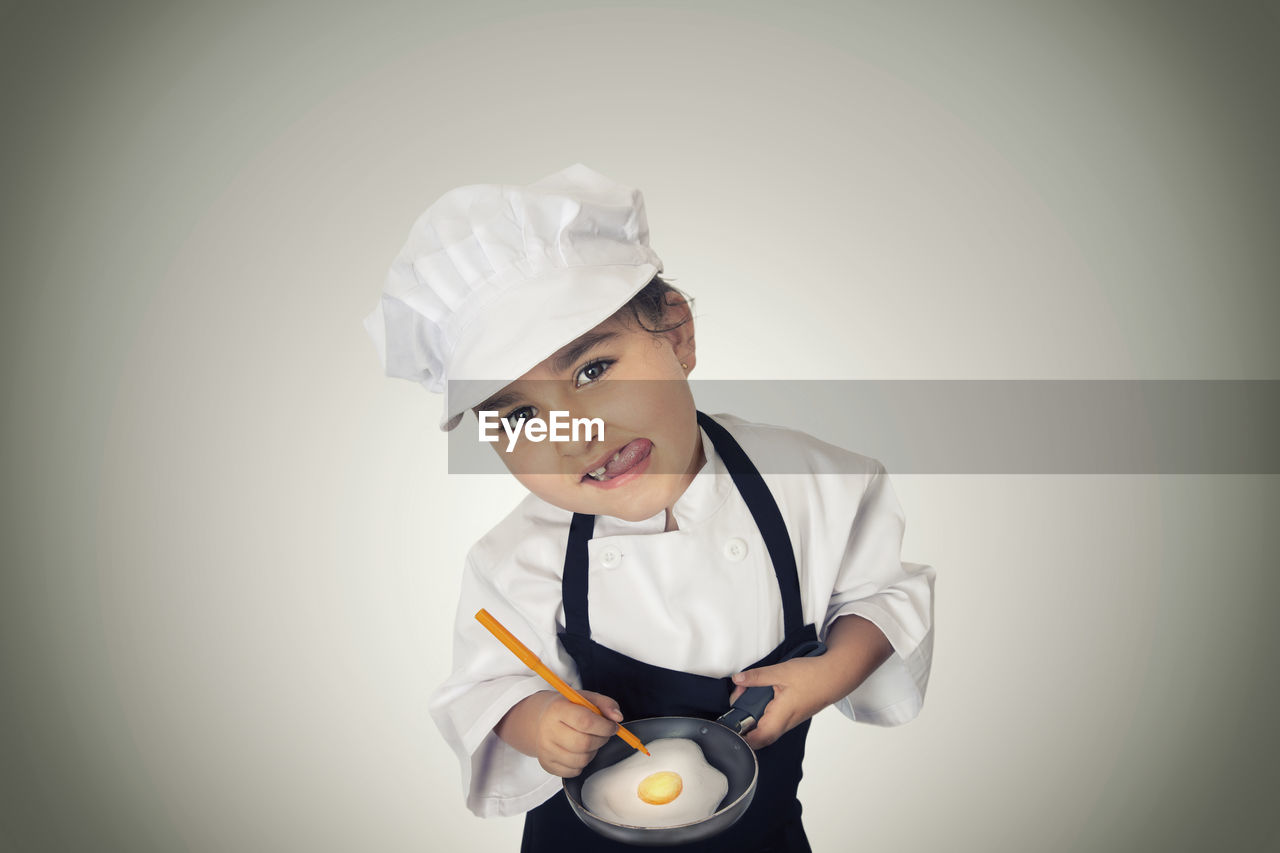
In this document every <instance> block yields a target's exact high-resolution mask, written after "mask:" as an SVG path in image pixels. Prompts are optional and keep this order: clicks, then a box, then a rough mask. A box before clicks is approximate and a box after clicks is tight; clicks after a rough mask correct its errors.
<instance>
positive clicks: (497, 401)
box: [471, 391, 520, 412]
mask: <svg viewBox="0 0 1280 853" xmlns="http://www.w3.org/2000/svg"><path fill="white" fill-rule="evenodd" d="M519 400H520V395H519V394H516V393H514V392H512V391H507V392H505V393H502V394H496V395H494V396H492V397H490V398H489V399H488V400H485V401H484V402H483V403H481V404H480V405H478V406H476V407H475V408H474V409H472V410H471V411H473V412H492V411H495V410H497V409H505V408H506V407H507V406H510V405H511V404H512V403H516V402H519Z"/></svg>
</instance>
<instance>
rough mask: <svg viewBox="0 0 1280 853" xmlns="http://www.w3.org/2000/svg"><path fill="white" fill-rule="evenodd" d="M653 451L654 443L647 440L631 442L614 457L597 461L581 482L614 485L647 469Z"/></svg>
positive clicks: (641, 439) (639, 439)
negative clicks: (619, 480) (627, 476)
mask: <svg viewBox="0 0 1280 853" xmlns="http://www.w3.org/2000/svg"><path fill="white" fill-rule="evenodd" d="M652 450H653V442H652V441H650V440H649V439H647V438H637V439H635V440H633V441H630V442H628V443H627V444H626V445H625V446H624V447H622V448H621V449H619V450H618V451H617V452H615V453H614V454H613V455H612V456H607V457H605V458H604V459H600V460H597V461H596V463H595V465H594V466H593V467H592V468H590V469H588V470H587V471H586V472H585V473H584V474H583V475H582V479H581V480H580V482H583V483H601V484H603V483H613V482H615V481H616V480H618V478H619V477H622V476H623V475H625V474H638V473H640V470H641V469H642V468H644V467H647V466H646V465H645V463H646V462H648V460H649V453H650V452H651V451H652ZM628 479H629V478H628Z"/></svg>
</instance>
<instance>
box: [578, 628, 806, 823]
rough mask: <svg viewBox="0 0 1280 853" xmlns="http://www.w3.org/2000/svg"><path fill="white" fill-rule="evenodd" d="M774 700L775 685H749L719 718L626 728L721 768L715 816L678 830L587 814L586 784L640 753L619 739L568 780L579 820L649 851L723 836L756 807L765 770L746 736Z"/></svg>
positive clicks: (654, 721)
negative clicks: (685, 745) (678, 745)
mask: <svg viewBox="0 0 1280 853" xmlns="http://www.w3.org/2000/svg"><path fill="white" fill-rule="evenodd" d="M826 650H827V649H826V646H824V645H823V644H822V643H820V642H817V641H811V642H807V643H802V644H801V645H799V646H797V647H796V648H795V649H794V650H793V651H792V652H791V653H790V654H788V655H787V656H786V657H784V658H783V660H787V659H789V658H793V657H804V656H808V657H812V656H815V655H820V654H822V653H823V652H825V651H826ZM772 699H773V688H772V687H749V688H747V689H746V690H744V691H743V693H742V695H741V696H739V697H738V701H737V702H734V703H733V706H732V707H731V708H730V709H729V710H728V712H726V713H725V714H724V715H722V716H721V717H720V718H719V719H718V720H703V719H700V718H698V717H649V718H647V719H643V720H634V721H630V722H625V723H624V725H625V726H626V727H627V728H628V729H629V730H630V731H631V732H632V733H633V734H634V735H635V736H636V737H638V738H640V740H641V742H642V743H648V742H649V741H653V740H657V739H659V738H664V737H679V738H687V739H688V740H691V741H694V742H695V743H697V744H698V746H699V747H701V748H702V754H703V756H704V757H706V759H707V763H708V764H710V765H711V766H712V767H714V768H716V769H717V770H719V771H720V772H721V773H723V774H724V775H725V778H726V779H728V781H729V791H728V793H726V794H725V796H724V799H723V800H721V801H720V807H719V808H718V809H716V811H715V813H714V814H712V815H711V816H710V817H707V818H704V819H702V820H697V821H693V822H692V823H682V824H679V825H676V826H662V827H644V826H631V825H629V824H624V823H614V822H613V821H610V820H606V819H605V818H602V817H599V816H597V815H595V814H592V813H591V812H589V811H587V808H586V806H584V805H583V804H582V783H583V782H585V781H586V780H587V778H588V777H589V776H590V775H591V774H592V773H596V772H599V771H600V770H603V769H604V768H606V767H609V766H611V765H614V764H617V763H618V762H619V761H621V760H622V759H624V758H626V757H628V756H629V755H632V754H634V753H635V750H634V749H632V748H631V747H630V746H628V745H627V744H626V743H625V742H623V741H622V740H621V739H619V738H611V739H610V740H609V742H608V743H606V744H605V745H604V746H602V747H600V749H599V751H598V752H596V754H595V757H594V758H593V759H591V762H590V763H588V764H587V766H586V767H584V768H582V772H581V773H580V774H578V775H577V776H575V777H573V778H572V779H565V780H564V793H565V796H566V797H567V798H568V800H569V806H570V807H571V808H572V809H573V811H574V814H576V815H577V816H578V817H579V819H581V820H582V822H583V823H585V824H586V825H587V826H589V827H591V828H592V829H593V830H595V831H596V832H598V833H600V834H601V835H603V836H605V837H606V838H611V839H613V840H614V841H621V842H622V843H624V844H636V845H640V846H645V847H660V846H666V845H671V844H688V843H689V842H692V841H701V840H702V839H704V838H710V837H711V836H713V835H716V834H717V833H720V832H723V831H724V830H726V829H728V828H729V827H730V826H732V825H733V824H734V823H735V822H737V820H738V818H740V817H742V815H743V814H744V813H746V811H747V807H748V806H750V805H751V798H752V797H754V796H755V793H756V777H757V776H758V775H759V772H760V769H759V766H758V765H757V763H756V754H755V751H754V750H752V749H751V747H750V746H748V745H747V742H746V740H745V739H744V738H743V737H742V736H743V735H744V734H746V733H747V732H749V731H751V729H753V728H755V725H756V721H757V720H759V719H760V716H761V715H762V714H763V713H764V708H765V706H766V705H768V704H769V702H770V700H772Z"/></svg>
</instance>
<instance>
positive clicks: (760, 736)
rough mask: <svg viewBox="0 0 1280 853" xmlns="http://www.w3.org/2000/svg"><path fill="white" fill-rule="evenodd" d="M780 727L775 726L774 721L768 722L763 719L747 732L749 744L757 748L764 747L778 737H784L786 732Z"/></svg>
mask: <svg viewBox="0 0 1280 853" xmlns="http://www.w3.org/2000/svg"><path fill="white" fill-rule="evenodd" d="M779 729H780V727H779V726H775V725H773V724H772V723H766V722H765V721H764V720H761V721H760V724H759V725H757V726H756V727H755V728H754V729H752V730H751V731H749V732H747V735H746V741H747V746H749V747H751V748H752V749H757V750H759V749H764V748H765V747H766V746H769V745H770V744H772V743H773V742H774V741H776V740H777V739H778V738H780V737H782V735H783V734H784V732H783V731H780V730H779Z"/></svg>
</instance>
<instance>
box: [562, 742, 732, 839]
mask: <svg viewBox="0 0 1280 853" xmlns="http://www.w3.org/2000/svg"><path fill="white" fill-rule="evenodd" d="M645 748H646V749H648V750H649V755H644V754H643V753H640V752H637V753H635V754H633V755H630V756H628V757H627V758H624V759H623V760H622V761H619V762H618V763H617V764H614V765H612V766H610V767H606V768H605V769H603V770H601V771H599V772H597V773H593V774H591V776H589V777H587V780H586V781H585V782H583V783H582V804H583V805H584V806H586V807H587V811H589V812H591V813H592V814H595V815H598V816H599V817H602V818H604V819H605V820H608V821H612V822H613V823H623V824H627V825H629V826H646V827H659V826H676V825H677V824H682V823H690V822H692V821H695V820H702V819H703V818H708V817H711V815H713V814H715V812H716V808H717V807H718V806H719V805H720V801H721V800H723V799H724V795H725V794H727V793H728V792H729V780H728V779H727V778H725V775H724V774H723V773H721V772H720V771H719V770H717V769H715V768H714V767H712V766H711V765H710V764H708V763H707V760H706V758H704V757H703V755H702V748H701V747H699V746H698V745H697V744H696V743H694V742H693V741H691V740H688V739H686V738H680V737H669V738H661V739H659V740H655V741H653V742H651V743H647V744H645Z"/></svg>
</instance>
